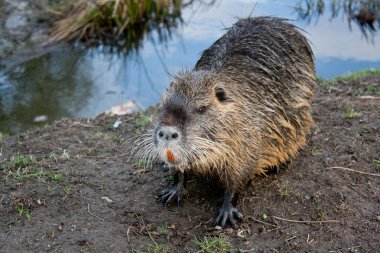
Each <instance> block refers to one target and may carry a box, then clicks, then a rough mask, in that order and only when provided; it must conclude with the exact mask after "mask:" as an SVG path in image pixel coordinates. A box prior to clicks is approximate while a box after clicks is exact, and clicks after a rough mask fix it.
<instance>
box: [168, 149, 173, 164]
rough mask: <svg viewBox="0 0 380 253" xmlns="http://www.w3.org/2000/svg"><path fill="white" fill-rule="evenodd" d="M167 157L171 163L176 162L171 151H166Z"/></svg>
mask: <svg viewBox="0 0 380 253" xmlns="http://www.w3.org/2000/svg"><path fill="white" fill-rule="evenodd" d="M166 157H167V158H168V160H169V161H171V162H175V157H174V154H173V153H172V152H171V151H170V150H169V149H168V150H166Z"/></svg>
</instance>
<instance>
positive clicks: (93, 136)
mask: <svg viewBox="0 0 380 253" xmlns="http://www.w3.org/2000/svg"><path fill="white" fill-rule="evenodd" d="M102 136H103V133H102V132H101V131H96V132H95V133H93V134H92V135H91V138H92V139H100V138H101V137H102Z"/></svg>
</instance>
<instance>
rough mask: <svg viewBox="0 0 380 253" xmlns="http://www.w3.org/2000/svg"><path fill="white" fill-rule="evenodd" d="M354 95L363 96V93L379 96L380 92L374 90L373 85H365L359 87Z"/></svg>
mask: <svg viewBox="0 0 380 253" xmlns="http://www.w3.org/2000/svg"><path fill="white" fill-rule="evenodd" d="M355 95H360V96H363V95H374V96H380V92H378V91H377V90H376V88H375V87H373V86H367V87H364V88H360V89H359V90H358V91H357V92H356V93H355Z"/></svg>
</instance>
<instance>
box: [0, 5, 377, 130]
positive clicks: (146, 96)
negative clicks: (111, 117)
mask: <svg viewBox="0 0 380 253" xmlns="http://www.w3.org/2000/svg"><path fill="white" fill-rule="evenodd" d="M256 2H257V4H256V6H255V4H254V3H252V1H248V0H240V1H218V2H216V4H215V5H213V6H211V7H208V8H206V9H194V8H193V9H192V8H188V9H185V10H184V15H183V17H184V21H185V24H184V25H183V27H182V28H180V29H178V30H176V32H175V34H174V36H173V38H172V39H171V40H170V41H169V42H168V43H166V44H164V45H160V44H153V43H152V42H151V41H149V40H147V41H145V42H144V45H143V49H142V50H141V51H140V52H139V55H137V56H136V55H135V56H132V57H128V58H127V59H125V57H123V56H122V55H110V54H108V53H104V51H105V50H104V48H98V49H91V50H79V49H70V48H62V47H59V48H57V49H55V50H53V51H51V52H49V53H47V54H45V55H42V56H40V57H36V58H33V59H31V60H28V61H25V62H22V63H19V64H14V65H10V66H6V67H5V68H3V69H2V70H0V132H19V131H22V130H25V129H28V128H30V127H33V126H34V125H38V124H37V123H33V118H34V117H35V116H38V115H47V116H48V119H49V121H52V120H55V119H58V118H61V117H77V116H83V117H94V116H95V115H97V114H98V113H100V112H103V111H107V110H109V109H110V108H111V107H112V106H113V105H115V104H118V103H123V102H126V101H128V100H132V99H133V100H136V101H137V102H138V103H139V104H141V105H142V106H143V107H148V106H150V105H154V104H156V103H157V102H158V101H159V99H160V96H161V94H162V93H163V92H164V90H165V87H166V86H167V85H168V84H169V82H170V75H169V73H177V72H178V71H179V70H181V69H191V68H192V67H193V66H194V64H195V62H196V61H197V59H198V58H199V56H200V54H201V52H202V50H204V49H206V48H207V47H208V46H210V45H211V44H212V42H214V41H215V40H216V39H217V38H218V37H220V36H221V35H222V34H223V33H224V32H225V31H224V30H223V29H224V28H225V27H230V26H231V25H232V24H233V23H234V22H236V20H237V17H247V16H248V15H249V14H250V13H251V11H252V10H253V8H254V7H255V9H254V11H253V16H261V15H270V16H279V17H284V18H289V19H293V20H294V19H296V17H297V15H296V13H295V12H294V10H293V8H292V6H293V4H294V3H295V1H283V0H282V1H273V0H272V1H270V0H268V1H265V0H261V1H256ZM294 23H295V24H297V25H298V26H299V27H301V28H302V29H304V30H306V31H307V34H306V36H307V37H308V38H309V40H310V41H311V43H312V48H313V50H314V54H315V56H316V62H317V74H318V75H319V76H320V77H323V78H331V77H333V76H336V75H341V74H346V73H349V72H352V71H357V70H360V69H363V68H379V67H380V50H379V44H380V39H379V36H376V35H375V37H374V39H373V42H369V41H367V40H366V39H365V38H363V35H362V34H361V33H360V30H359V28H358V27H356V26H353V27H352V31H350V29H349V27H348V22H347V19H346V18H345V17H341V18H340V17H338V18H336V19H333V20H331V18H330V15H329V13H325V15H323V16H321V17H320V18H319V20H318V22H317V23H316V22H313V21H312V22H311V24H307V23H306V22H303V21H294Z"/></svg>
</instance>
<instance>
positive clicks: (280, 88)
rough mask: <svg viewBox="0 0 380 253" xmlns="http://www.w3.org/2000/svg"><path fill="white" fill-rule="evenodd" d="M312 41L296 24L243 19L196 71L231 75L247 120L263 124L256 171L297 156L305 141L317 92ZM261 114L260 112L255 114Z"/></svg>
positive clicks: (216, 43) (213, 47)
mask: <svg viewBox="0 0 380 253" xmlns="http://www.w3.org/2000/svg"><path fill="white" fill-rule="evenodd" d="M313 58H314V57H313V53H312V50H311V48H310V46H309V44H308V42H307V39H306V38H305V37H304V36H303V35H302V34H301V33H300V32H299V30H298V29H297V28H296V27H295V26H294V25H292V24H290V23H288V22H286V20H284V19H280V18H272V17H257V18H247V19H242V20H240V21H238V22H237V23H236V24H235V25H234V26H233V27H231V28H230V29H229V30H228V32H227V33H226V34H225V35H224V36H222V37H221V38H220V39H219V40H217V41H216V42H215V43H214V44H213V45H212V46H211V47H210V48H208V49H207V50H205V51H204V52H203V54H202V56H201V58H200V59H199V61H198V62H197V64H196V66H195V70H197V71H199V70H208V71H212V72H215V73H217V74H218V75H221V76H225V77H228V78H229V79H230V80H231V85H233V86H236V87H233V89H236V90H239V91H240V94H246V96H243V97H242V98H241V99H242V100H245V101H244V102H245V103H246V104H247V108H246V113H247V115H246V116H247V117H248V118H251V121H252V122H255V123H257V122H260V123H258V127H259V131H260V132H261V136H262V142H263V143H262V147H263V148H262V152H261V155H260V159H259V161H258V163H257V168H258V169H259V170H260V169H261V168H266V167H271V166H274V165H278V164H279V163H283V162H285V161H286V160H288V159H289V158H290V157H291V156H294V155H295V154H296V153H297V151H298V149H299V148H300V147H301V146H303V145H304V144H305V143H306V138H305V135H306V134H307V133H309V127H310V125H312V124H314V122H313V120H312V118H311V106H310V103H311V98H312V96H313V93H314V89H315V66H314V59H313ZM255 112H260V113H255Z"/></svg>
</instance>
